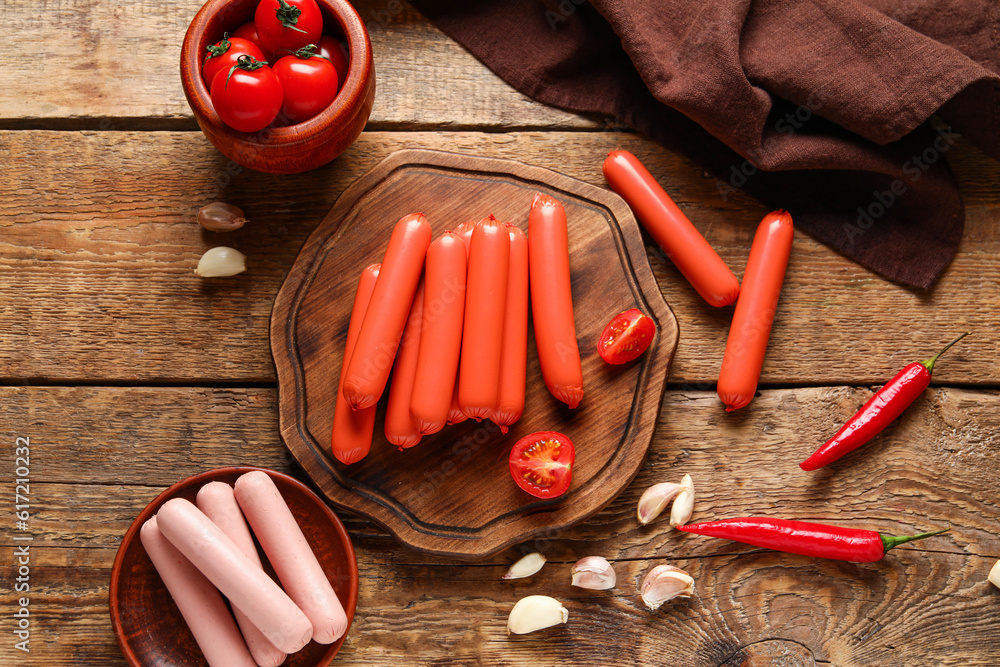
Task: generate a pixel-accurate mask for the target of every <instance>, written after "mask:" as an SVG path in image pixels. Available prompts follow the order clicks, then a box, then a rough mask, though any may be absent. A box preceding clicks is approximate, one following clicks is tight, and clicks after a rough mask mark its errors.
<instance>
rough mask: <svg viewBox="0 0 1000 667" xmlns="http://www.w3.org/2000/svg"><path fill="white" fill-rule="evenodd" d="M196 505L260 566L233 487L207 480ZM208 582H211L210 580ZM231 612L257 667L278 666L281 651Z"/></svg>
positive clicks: (240, 615)
mask: <svg viewBox="0 0 1000 667" xmlns="http://www.w3.org/2000/svg"><path fill="white" fill-rule="evenodd" d="M195 504H197V506H198V509H200V510H201V511H202V512H204V513H205V516H207V517H208V518H209V519H211V520H212V523H214V524H215V525H216V526H218V527H219V528H221V529H222V532H224V533H225V534H226V535H227V536H228V537H229V539H231V540H232V541H233V542H235V543H236V546H238V547H239V548H240V551H242V552H243V555H244V556H246V557H247V558H249V559H250V561H251V562H252V563H255V564H256V565H257V567H263V566H262V565H261V562H260V556H258V555H257V547H255V546H254V543H253V537H252V536H251V535H250V529H249V528H247V522H246V520H245V519H244V518H243V513H242V512H240V506H239V505H237V504H236V494H234V493H233V487H231V486H229V485H228V484H226V483H225V482H209V483H208V484H206V485H205V486H203V487H201V488H200V489H199V490H198V497H197V499H196V500H195ZM210 585H211V584H210ZM233 616H235V617H236V623H237V624H238V625H239V626H240V632H242V633H243V639H245V640H246V642H247V648H249V649H250V655H252V656H253V659H254V661H255V662H256V664H257V665H258V666H259V667H278V665H280V664H281V663H283V662H284V661H285V657H286V655H285V652H284V651H282V650H280V649H278V648H276V647H275V646H274V644H272V643H271V642H269V641H268V639H267V637H265V636H264V633H262V632H261V631H260V630H258V629H257V626H255V625H254V624H253V623H251V622H250V619H249V618H247V615H246V614H244V613H243V612H242V611H240V610H239V609H233Z"/></svg>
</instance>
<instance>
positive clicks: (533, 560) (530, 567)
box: [503, 551, 545, 579]
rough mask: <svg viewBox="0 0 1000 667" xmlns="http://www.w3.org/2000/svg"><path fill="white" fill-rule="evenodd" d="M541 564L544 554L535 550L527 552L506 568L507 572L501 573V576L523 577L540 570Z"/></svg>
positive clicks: (543, 561) (505, 577)
mask: <svg viewBox="0 0 1000 667" xmlns="http://www.w3.org/2000/svg"><path fill="white" fill-rule="evenodd" d="M543 565H545V556H543V555H542V554H540V553H538V552H537V551H536V552H535V553H532V554H528V555H527V556H525V557H523V558H521V559H520V560H519V561H517V562H516V563H514V564H513V565H511V566H510V569H509V570H507V574H505V575H503V578H504V579H523V578H525V577H530V576H531V575H533V574H534V573H536V572H538V571H539V570H541V569H542V566H543Z"/></svg>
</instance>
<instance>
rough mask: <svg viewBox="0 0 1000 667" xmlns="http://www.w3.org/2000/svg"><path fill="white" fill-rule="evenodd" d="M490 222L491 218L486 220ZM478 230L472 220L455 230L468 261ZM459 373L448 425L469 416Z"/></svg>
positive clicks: (452, 395)
mask: <svg viewBox="0 0 1000 667" xmlns="http://www.w3.org/2000/svg"><path fill="white" fill-rule="evenodd" d="M484 219H485V220H489V218H484ZM475 228H476V223H475V222H472V221H471V220H469V221H467V222H463V223H462V224H460V225H459V226H458V227H456V228H455V229H454V230H453V232H452V233H453V234H457V235H458V236H460V237H461V238H462V241H463V242H464V243H465V258H466V260H468V258H469V251H470V250H471V249H472V232H473V230H475ZM466 271H468V261H466ZM459 375H460V372H459V373H456V374H455V388H454V389H453V390H452V394H451V407H450V408H449V409H448V423H449V424H461V423H462V422H464V421H465V420H466V419H468V418H469V415H467V414H465V413H464V412H462V407H461V406H460V405H459V404H458V379H459Z"/></svg>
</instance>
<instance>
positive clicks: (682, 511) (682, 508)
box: [670, 475, 694, 528]
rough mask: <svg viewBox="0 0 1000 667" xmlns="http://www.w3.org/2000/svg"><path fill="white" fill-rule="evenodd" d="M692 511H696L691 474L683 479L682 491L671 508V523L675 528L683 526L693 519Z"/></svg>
mask: <svg viewBox="0 0 1000 667" xmlns="http://www.w3.org/2000/svg"><path fill="white" fill-rule="evenodd" d="M692 512H694V482H692V481H691V475H684V477H683V478H682V479H681V490H680V493H678V494H677V497H676V498H675V499H674V505H673V507H671V508H670V525H671V526H673V527H675V528H676V527H677V526H683V525H684V524H686V523H687V522H688V521H690V520H691V513H692Z"/></svg>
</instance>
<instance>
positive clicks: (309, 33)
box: [253, 0, 323, 56]
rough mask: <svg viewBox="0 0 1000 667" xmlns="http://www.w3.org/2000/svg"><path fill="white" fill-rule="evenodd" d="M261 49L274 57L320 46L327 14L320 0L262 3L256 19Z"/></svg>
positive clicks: (286, 0)
mask: <svg viewBox="0 0 1000 667" xmlns="http://www.w3.org/2000/svg"><path fill="white" fill-rule="evenodd" d="M253 22H254V25H255V26H257V35H258V36H259V37H260V46H261V48H262V49H264V51H267V52H270V53H271V54H273V55H276V56H281V55H283V53H277V51H278V50H279V49H282V50H283V51H289V52H295V51H298V50H299V49H301V48H302V47H303V46H305V45H306V44H316V43H317V42H319V38H320V36H321V35H322V34H323V15H322V14H321V13H320V11H319V5H317V4H316V0H261V2H260V4H259V5H257V11H256V12H255V13H254V17H253Z"/></svg>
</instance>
